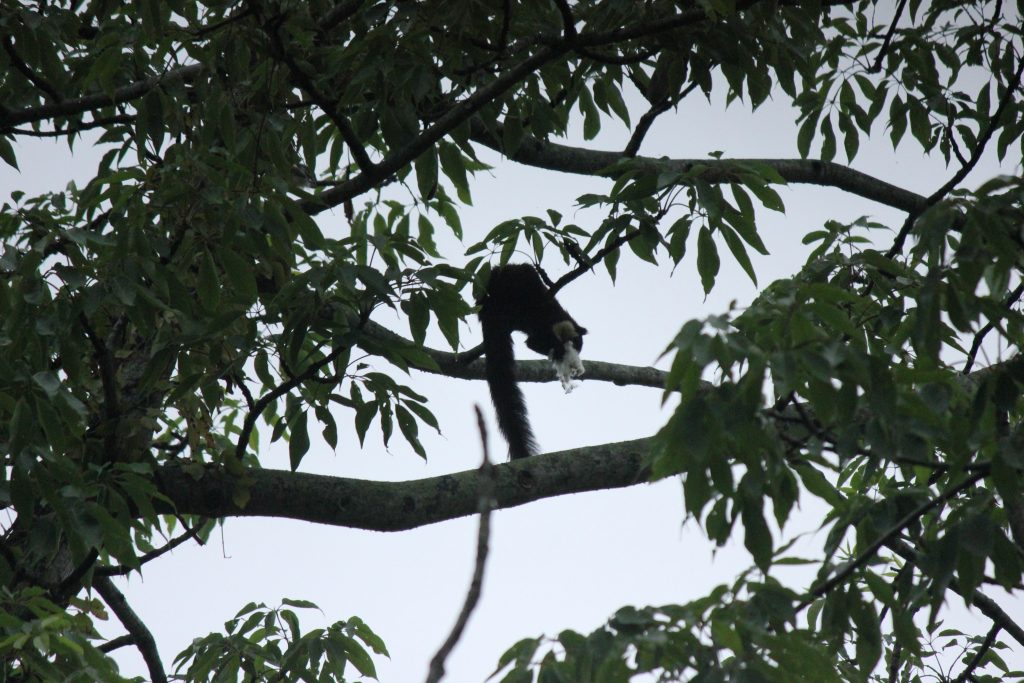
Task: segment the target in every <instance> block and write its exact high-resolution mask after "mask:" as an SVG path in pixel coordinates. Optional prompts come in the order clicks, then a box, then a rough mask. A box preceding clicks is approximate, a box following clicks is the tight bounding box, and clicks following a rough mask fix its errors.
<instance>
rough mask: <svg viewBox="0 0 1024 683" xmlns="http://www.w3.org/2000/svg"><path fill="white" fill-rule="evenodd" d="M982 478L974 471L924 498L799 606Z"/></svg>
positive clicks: (811, 592) (811, 591)
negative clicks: (933, 494) (960, 480)
mask: <svg viewBox="0 0 1024 683" xmlns="http://www.w3.org/2000/svg"><path fill="white" fill-rule="evenodd" d="M984 478H985V473H984V472H976V473H974V474H972V475H971V476H969V477H967V479H965V480H963V481H962V482H960V483H959V484H957V485H956V486H954V487H953V488H951V489H948V490H947V491H945V492H944V493H942V494H940V495H938V496H936V497H935V498H931V499H929V500H926V501H925V502H923V503H921V504H920V505H918V506H917V507H916V508H914V509H913V510H911V511H910V512H908V513H907V514H905V515H903V517H902V518H901V519H900V520H899V521H897V522H896V523H895V524H893V525H892V526H891V527H890V528H889V530H888V531H886V532H885V533H884V534H882V535H880V536H879V537H878V538H876V539H875V540H874V541H872V543H871V544H870V545H869V546H868V547H867V548H865V549H864V550H862V551H861V552H860V554H858V555H857V557H855V558H854V559H852V560H850V561H849V562H847V563H846V564H845V565H844V566H843V568H842V569H840V570H839V571H838V572H836V573H835V574H834V575H833V576H832V578H830V579H829V580H827V581H825V582H823V583H821V584H819V585H818V586H816V587H814V588H812V589H811V590H810V595H809V596H808V597H807V598H805V599H804V601H803V602H802V603H801V605H800V606H801V607H805V606H807V605H809V604H810V603H811V602H812V601H813V600H814V599H815V598H820V597H822V596H823V595H826V594H827V593H829V591H831V590H832V589H833V588H835V587H836V586H838V585H839V584H841V583H842V582H843V581H846V579H848V578H849V577H850V575H851V574H853V573H854V572H855V571H857V570H858V569H860V568H861V567H863V566H864V565H865V564H867V563H868V562H870V561H871V560H872V559H873V558H874V557H875V555H876V554H877V553H878V550H879V549H880V548H881V547H882V546H884V545H887V544H889V542H890V541H892V540H894V539H895V538H896V537H897V536H898V535H899V534H900V532H902V531H903V530H904V529H906V528H907V527H908V526H910V525H911V524H913V523H914V522H916V521H917V520H918V519H920V518H921V517H923V516H924V515H925V514H926V513H928V512H929V511H930V510H931V509H932V508H934V507H937V506H938V505H940V504H942V503H945V502H946V501H948V500H949V499H950V498H952V497H953V496H956V495H958V494H959V493H960V492H962V491H964V490H966V489H968V488H970V487H971V486H974V485H975V484H976V483H978V482H979V481H981V480H982V479H984Z"/></svg>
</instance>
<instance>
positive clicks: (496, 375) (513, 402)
mask: <svg viewBox="0 0 1024 683" xmlns="http://www.w3.org/2000/svg"><path fill="white" fill-rule="evenodd" d="M481 322H482V324H483V325H482V326H483V331H484V353H485V354H486V356H487V384H488V386H490V389H491V401H492V402H493V403H494V412H495V413H497V415H498V427H499V428H500V429H501V433H502V434H504V435H505V440H506V441H508V451H509V455H511V456H512V459H513V460H515V459H517V458H526V457H529V456H531V455H534V454H535V453H536V452H537V442H536V441H535V440H534V438H533V430H531V429H530V419H529V417H528V416H527V413H526V401H524V400H523V392H522V391H520V390H519V384H518V383H517V382H516V367H515V362H516V359H515V354H514V353H513V351H512V331H511V330H509V329H508V328H507V327H506V326H505V325H503V324H502V323H501V322H500V320H495V319H493V318H488V317H484V318H483V319H482V320H481Z"/></svg>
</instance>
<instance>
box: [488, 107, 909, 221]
mask: <svg viewBox="0 0 1024 683" xmlns="http://www.w3.org/2000/svg"><path fill="white" fill-rule="evenodd" d="M471 131H472V132H471V137H472V139H473V141H474V142H477V143H479V144H481V145H483V146H485V147H489V148H490V149H493V150H494V151H496V152H499V153H501V154H505V152H504V149H503V147H502V143H501V133H500V129H499V130H497V131H495V133H491V132H489V131H487V130H485V129H484V127H483V125H482V124H479V123H478V122H476V121H474V122H472V127H471ZM506 156H507V157H508V158H509V159H511V160H512V161H517V162H519V163H521V164H525V165H527V166H535V167H537V168H543V169H547V170H549V171H562V172H563V173H576V174H579V175H601V174H604V173H606V172H607V170H608V169H609V168H610V167H612V166H614V165H615V164H618V163H621V162H623V161H627V160H629V161H630V166H629V168H631V169H635V168H640V169H645V170H651V171H671V172H676V173H685V172H687V171H690V170H692V169H693V168H694V167H695V166H701V167H703V168H704V169H705V170H704V172H703V173H702V175H701V180H703V181H705V182H708V183H712V184H714V183H728V182H734V181H735V180H736V167H737V165H742V164H752V165H760V166H767V167H769V168H771V169H773V170H774V171H775V172H776V173H778V174H779V175H780V176H782V178H783V179H784V180H785V181H786V182H789V183H802V184H809V185H822V186H827V187H835V188H837V189H840V190H843V191H845V192H849V193H850V194H854V195H857V196H858V197H864V198H865V199H870V200H872V201H875V202H878V203H880V204H885V205H886V206H891V207H893V208H896V209H900V210H901V211H918V210H921V209H922V208H923V207H924V206H925V205H926V202H927V199H926V198H925V197H924V196H922V195H919V194H917V193H916V192H911V191H910V190H905V189H903V188H902V187H898V186H896V185H893V184H892V183H887V182H885V181H884V180H879V179H878V178H875V177H873V176H870V175H868V174H866V173H861V172H860V171H856V170H854V169H852V168H850V167H849V166H843V165H841V164H837V163H834V162H831V161H818V160H815V159H654V158H652V157H644V156H636V157H629V156H627V155H626V154H624V153H623V152H610V151H601V150H591V149H584V148H581V147H570V146H568V145H561V144H558V143H555V142H547V141H544V140H538V139H537V138H534V137H525V138H523V140H522V142H521V143H520V145H519V148H518V149H517V150H516V151H515V153H513V154H511V155H506Z"/></svg>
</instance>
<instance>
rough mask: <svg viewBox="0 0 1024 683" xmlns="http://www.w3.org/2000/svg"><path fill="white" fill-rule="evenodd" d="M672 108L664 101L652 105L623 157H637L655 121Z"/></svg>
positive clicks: (637, 125) (637, 126) (637, 127)
mask: <svg viewBox="0 0 1024 683" xmlns="http://www.w3.org/2000/svg"><path fill="white" fill-rule="evenodd" d="M694 85H695V84H694ZM692 89H693V85H691V87H690V90H692ZM687 92H688V91H687ZM683 96H684V97H685V96H686V95H685V94H684V95H683ZM671 108H672V103H671V102H670V101H669V100H664V101H662V102H659V103H658V104H652V105H651V108H650V109H648V110H647V111H646V112H644V115H643V116H641V117H640V120H639V121H637V124H636V129H635V130H634V131H633V135H631V136H630V138H629V142H628V143H627V144H626V148H625V149H624V150H622V156H624V157H635V156H636V154H637V152H639V151H640V145H641V144H643V141H644V138H645V137H646V136H647V131H649V130H650V129H651V125H652V124H653V123H654V121H655V119H657V118H658V117H659V116H661V115H662V114H664V113H665V112H667V111H668V110H669V109H671Z"/></svg>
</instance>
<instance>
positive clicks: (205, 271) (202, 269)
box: [196, 250, 220, 311]
mask: <svg viewBox="0 0 1024 683" xmlns="http://www.w3.org/2000/svg"><path fill="white" fill-rule="evenodd" d="M196 285H197V292H196V293H197V294H198V296H199V303H200V304H201V305H202V307H203V308H204V309H206V310H207V311H214V310H216V309H217V307H218V305H219V304H220V278H219V277H217V267H216V266H215V265H214V264H213V256H211V255H210V252H209V251H205V250H204V251H203V255H202V257H201V258H200V260H199V278H198V281H197V283H196Z"/></svg>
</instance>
